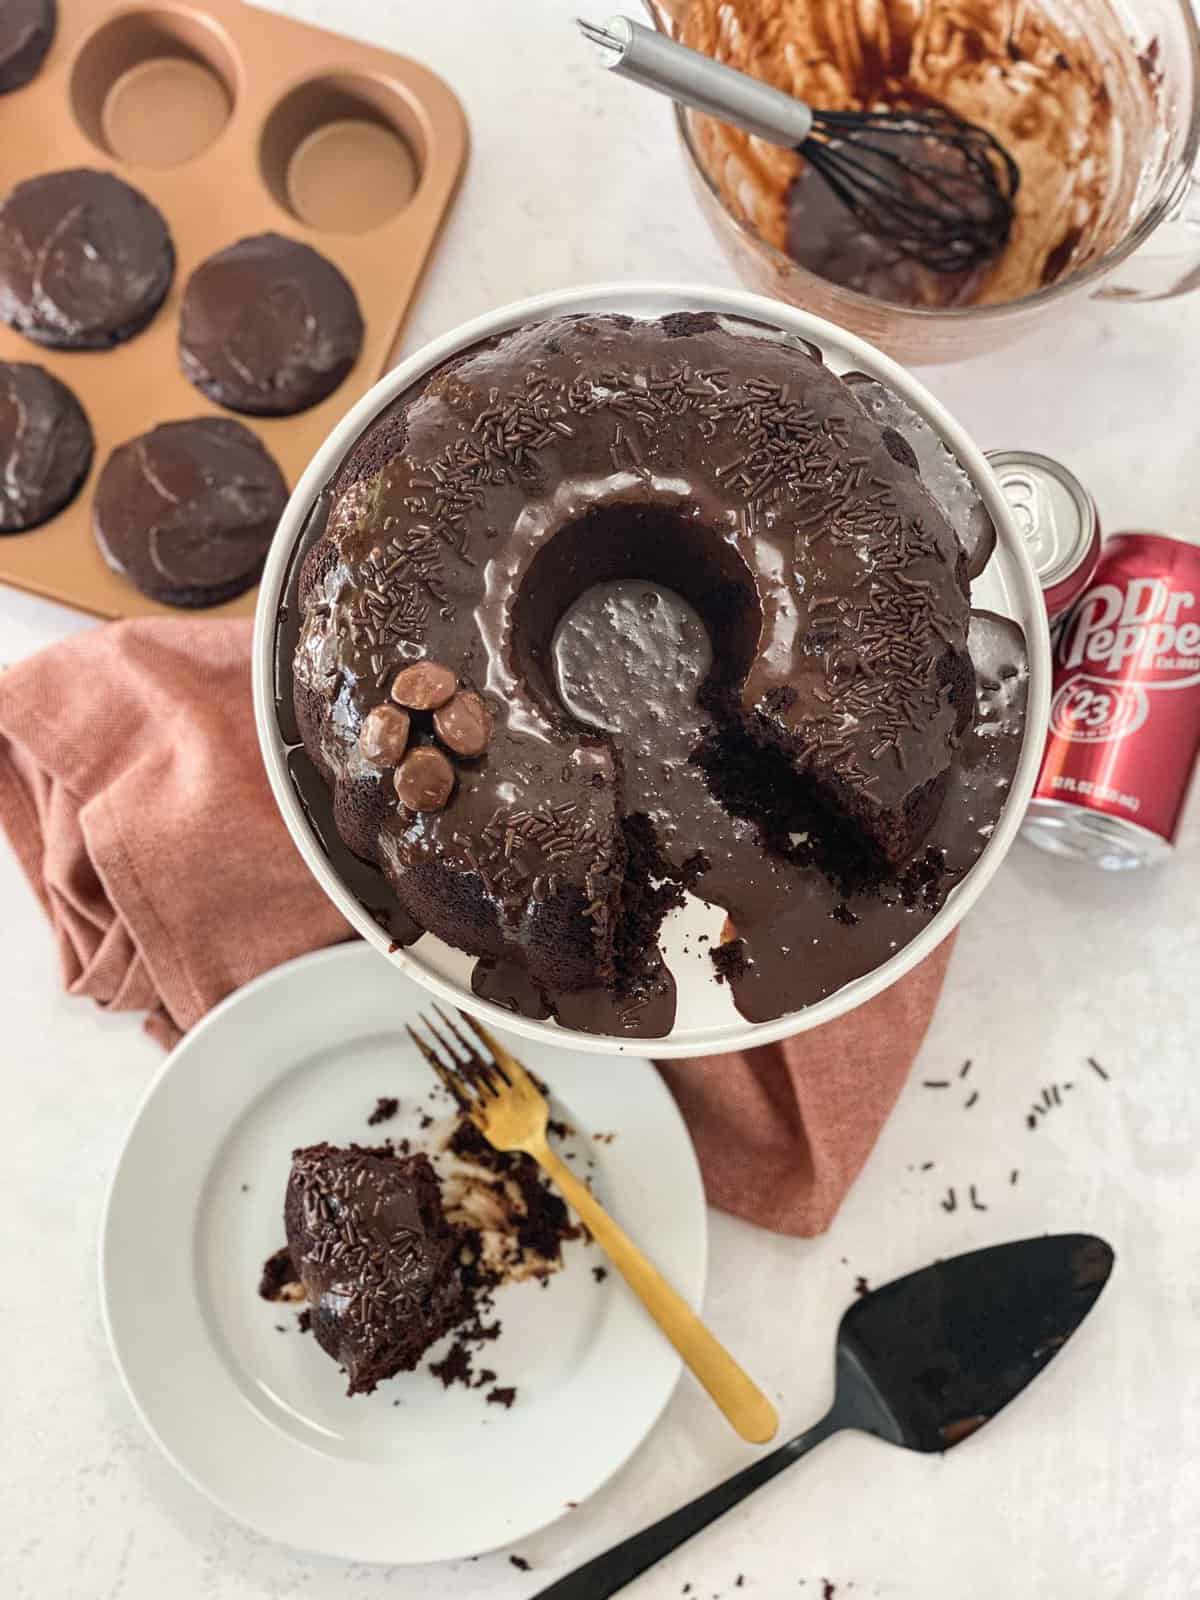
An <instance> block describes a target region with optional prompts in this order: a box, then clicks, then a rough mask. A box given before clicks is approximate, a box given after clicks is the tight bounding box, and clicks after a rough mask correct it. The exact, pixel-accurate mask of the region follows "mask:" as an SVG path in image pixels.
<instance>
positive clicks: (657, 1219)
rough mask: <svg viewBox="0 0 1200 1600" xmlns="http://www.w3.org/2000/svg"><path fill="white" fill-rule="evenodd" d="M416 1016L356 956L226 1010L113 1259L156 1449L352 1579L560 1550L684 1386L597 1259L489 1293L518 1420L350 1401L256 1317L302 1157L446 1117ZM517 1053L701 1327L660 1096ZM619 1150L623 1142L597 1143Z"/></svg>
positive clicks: (380, 967) (119, 1229) (544, 1055)
mask: <svg viewBox="0 0 1200 1600" xmlns="http://www.w3.org/2000/svg"><path fill="white" fill-rule="evenodd" d="M425 1003H427V996H426V995H424V994H423V993H422V991H421V990H420V989H418V988H416V987H415V986H414V985H412V984H409V983H406V982H405V981H404V980H403V979H402V978H400V977H399V976H398V975H397V974H396V973H395V972H394V971H393V970H392V969H391V968H389V967H388V965H387V964H386V963H385V962H384V961H382V960H380V958H379V957H378V956H377V955H376V954H375V953H374V951H372V950H370V949H368V948H367V947H366V946H365V945H362V944H354V945H343V946H339V947H338V948H336V949H334V950H327V951H322V952H320V953H319V954H317V955H313V956H306V957H304V958H302V959H301V960H299V961H293V962H290V963H289V964H288V965H286V966H284V967H280V968H278V969H277V970H276V971H274V972H271V973H268V974H267V975H266V976H265V977H263V978H260V979H258V980H257V981H256V982H254V983H252V984H249V985H248V986H247V987H246V988H245V989H242V990H240V991H239V992H238V993H237V994H235V995H233V996H231V998H230V999H229V1000H227V1001H225V1003H224V1004H223V1005H221V1006H219V1007H218V1008H217V1009H216V1010H215V1011H214V1012H213V1013H212V1014H211V1015H210V1016H209V1017H207V1018H206V1019H205V1020H204V1021H203V1022H202V1023H201V1024H200V1025H199V1027H197V1028H195V1029H194V1030H193V1032H192V1033H191V1034H189V1035H188V1037H187V1038H186V1039H185V1040H184V1041H183V1043H182V1044H181V1045H180V1046H179V1047H178V1048H177V1049H176V1050H175V1051H174V1052H173V1053H172V1055H171V1056H170V1058H169V1059H168V1061H167V1063H166V1065H165V1066H164V1067H163V1069H162V1071H161V1072H160V1073H159V1074H158V1076H157V1077H156V1078H155V1080H154V1082H153V1083H152V1084H151V1086H150V1088H149V1090H148V1091H147V1094H146V1096H145V1099H144V1100H143V1101H142V1105H141V1108H140V1110H139V1111H138V1114H137V1117H136V1118H135V1120H134V1124H133V1127H132V1129H131V1130H130V1133H129V1137H128V1140H127V1142H126V1145H125V1149H124V1151H123V1152H122V1155H121V1159H120V1162H119V1164H118V1166H117V1170H116V1173H115V1174H114V1177H113V1181H112V1186H111V1188H110V1191H109V1195H108V1201H107V1205H106V1208H105V1215H104V1222H103V1228H102V1233H101V1241H100V1276H101V1289H102V1300H103V1307H104V1317H105V1323H106V1326H107V1330H108V1336H109V1342H110V1344H111V1347H112V1351H113V1355H114V1357H115V1359H116V1362H117V1366H118V1368H119V1370H120V1372H121V1376H122V1378H123V1379H124V1381H125V1385H126V1387H127V1389H128V1390H129V1394H130V1396H131V1398H132V1400H133V1403H134V1405H135V1406H136V1408H137V1410H138V1412H139V1414H140V1415H141V1418H142V1420H143V1422H144V1423H145V1424H146V1426H147V1428H148V1429H149V1430H150V1432H151V1434H152V1435H153V1436H154V1438H155V1439H156V1440H157V1442H158V1443H159V1445H160V1446H161V1447H162V1449H163V1450H164V1451H165V1452H166V1454H167V1455H168V1456H169V1457H170V1459H171V1460H172V1461H173V1462H174V1464H175V1465H176V1466H177V1467H178V1468H179V1470H180V1471H181V1472H182V1473H183V1474H184V1475H185V1476H186V1477H187V1478H189V1479H190V1480H191V1481H192V1483H194V1484H195V1485H196V1487H197V1488H198V1489H200V1490H202V1491H203V1492H204V1493H205V1494H206V1495H208V1496H209V1497H210V1498H211V1499H213V1500H215V1501H216V1502H217V1504H218V1505H220V1506H222V1507H223V1508H224V1509H225V1510H226V1511H228V1512H229V1513H230V1514H231V1515H232V1516H234V1517H237V1518H238V1519H239V1520H240V1521H242V1522H245V1523H247V1524H249V1525H250V1526H251V1527H253V1528H255V1529H257V1530H258V1531H259V1532H260V1533H264V1534H266V1535H268V1536H269V1537H270V1538H273V1539H278V1540H281V1541H283V1542H285V1543H287V1544H292V1545H298V1546H301V1547H303V1548H305V1549H308V1550H314V1551H320V1552H322V1553H323V1554H326V1555H335V1556H342V1557H345V1558H347V1559H351V1560H362V1561H385V1562H392V1563H396V1562H420V1561H440V1560H449V1559H451V1558H453V1557H457V1556H465V1555H473V1554H476V1553H478V1552H479V1551H482V1550H488V1549H493V1548H495V1547H496V1546H497V1545H502V1544H507V1543H509V1542H510V1541H511V1540H514V1539H519V1538H522V1537H524V1536H525V1535H527V1534H529V1533H532V1532H533V1531H534V1530H535V1529H537V1528H541V1527H544V1526H545V1524H546V1523H548V1522H552V1521H554V1519H555V1518H556V1517H558V1516H561V1515H562V1513H563V1512H564V1511H565V1510H566V1507H567V1502H568V1501H575V1502H577V1503H578V1502H580V1501H583V1500H585V1499H586V1498H587V1497H588V1496H589V1495H590V1494H592V1493H594V1492H595V1490H596V1489H598V1488H599V1487H600V1486H601V1484H603V1483H604V1482H605V1481H606V1479H608V1478H609V1477H610V1476H611V1475H612V1473H614V1472H615V1471H616V1470H617V1468H618V1467H620V1466H621V1465H622V1463H623V1462H625V1461H626V1460H627V1459H628V1457H629V1456H630V1455H631V1454H632V1452H633V1451H634V1450H635V1449H636V1447H637V1446H638V1444H639V1443H640V1442H641V1440H642V1439H643V1438H644V1437H645V1436H646V1434H647V1433H648V1432H649V1430H650V1429H651V1428H652V1427H653V1425H654V1423H655V1421H656V1420H657V1418H658V1416H659V1415H660V1413H661V1412H662V1410H663V1407H664V1406H665V1405H666V1403H667V1400H668V1399H669V1397H670V1394H671V1391H672V1389H673V1388H674V1386H675V1381H676V1379H677V1377H678V1376H679V1371H680V1362H679V1358H678V1357H677V1356H676V1355H675V1353H674V1351H673V1350H672V1349H671V1347H670V1346H669V1345H668V1344H667V1342H666V1341H665V1340H664V1339H663V1338H662V1336H661V1335H660V1334H659V1333H658V1332H657V1330H656V1329H655V1328H654V1326H653V1324H652V1323H651V1322H650V1319H649V1318H648V1317H647V1316H646V1314H645V1313H644V1312H643V1310H642V1309H641V1307H640V1306H639V1305H638V1303H637V1302H636V1301H635V1300H634V1298H633V1296H632V1295H631V1294H630V1293H629V1292H628V1290H627V1289H626V1288H625V1286H624V1284H623V1283H622V1282H621V1281H620V1280H619V1279H618V1278H617V1277H616V1275H615V1274H610V1275H609V1277H608V1278H607V1279H606V1280H605V1281H604V1282H603V1283H600V1284H598V1283H597V1282H596V1281H595V1279H594V1277H593V1274H592V1270H591V1269H592V1267H593V1266H596V1265H599V1264H600V1263H601V1262H602V1261H603V1259H604V1258H603V1256H602V1255H601V1254H600V1252H599V1251H598V1249H597V1248H596V1247H595V1246H594V1245H592V1246H586V1245H584V1244H583V1243H582V1242H576V1243H571V1244H568V1245H567V1247H566V1251H565V1257H566V1265H565V1267H564V1268H563V1270H562V1271H561V1272H559V1273H557V1274H555V1275H554V1276H553V1277H552V1278H551V1279H550V1281H549V1284H548V1287H546V1288H544V1289H543V1288H541V1287H540V1286H539V1285H538V1283H537V1282H535V1281H528V1282H525V1283H519V1284H512V1285H507V1286H505V1287H504V1288H501V1289H500V1290H498V1291H497V1293H496V1314H497V1315H498V1317H499V1319H500V1321H501V1323H502V1326H503V1332H502V1334H501V1336H500V1338H499V1339H498V1340H497V1341H496V1342H495V1343H494V1344H490V1345H488V1346H486V1347H485V1359H486V1364H487V1365H488V1366H489V1367H492V1368H494V1369H495V1370H496V1372H497V1373H498V1374H499V1378H498V1382H500V1383H502V1384H515V1385H516V1386H517V1391H518V1393H517V1400H516V1403H515V1404H514V1405H513V1407H512V1409H511V1410H508V1411H505V1410H503V1409H502V1408H501V1407H499V1406H495V1405H487V1404H485V1402H484V1391H483V1390H475V1391H471V1392H467V1391H466V1390H464V1389H461V1388H454V1389H450V1390H443V1388H442V1386H441V1385H440V1384H439V1383H438V1382H437V1381H436V1380H435V1379H434V1378H433V1377H432V1376H431V1375H430V1373H429V1372H428V1371H427V1370H425V1366H424V1365H422V1367H421V1368H419V1369H418V1370H417V1371H416V1372H413V1373H407V1374H404V1375H402V1376H401V1377H399V1378H395V1379H392V1380H390V1381H389V1382H387V1383H385V1384H382V1385H381V1386H380V1387H379V1389H378V1390H377V1391H376V1392H375V1393H374V1394H372V1395H366V1396H357V1397H355V1398H354V1399H353V1400H351V1399H348V1398H347V1397H346V1394H345V1379H344V1377H343V1375H342V1374H341V1372H340V1371H339V1370H338V1368H337V1366H336V1365H335V1364H334V1362H332V1361H331V1360H330V1359H329V1357H328V1356H327V1355H325V1354H324V1352H323V1351H322V1350H320V1349H319V1348H318V1346H317V1344H316V1342H315V1340H314V1339H313V1338H312V1337H311V1336H305V1335H303V1334H301V1333H300V1332H299V1331H298V1329H297V1328H296V1318H295V1315H294V1312H293V1310H292V1309H290V1308H288V1307H286V1306H282V1305H271V1304H268V1303H267V1302H265V1301H263V1300H260V1299H259V1298H258V1296H257V1293H256V1288H257V1283H258V1274H259V1271H260V1269H261V1266H262V1263H263V1261H264V1260H265V1258H266V1257H267V1256H268V1255H269V1254H270V1253H271V1252H272V1251H273V1250H275V1249H276V1248H277V1247H278V1246H279V1245H280V1244H282V1242H283V1192H284V1186H285V1183H286V1181H287V1175H288V1168H289V1161H290V1156H291V1151H292V1149H293V1148H294V1147H295V1146H297V1145H301V1144H309V1143H314V1142H316V1141H318V1140H320V1139H326V1138H327V1139H330V1140H331V1141H334V1142H338V1143H342V1142H349V1141H350V1140H357V1141H359V1142H360V1143H370V1142H372V1141H375V1142H378V1137H379V1135H381V1134H382V1135H387V1136H392V1137H396V1136H399V1135H400V1134H403V1133H409V1132H411V1130H412V1127H413V1124H414V1123H415V1119H416V1116H417V1112H418V1109H420V1108H423V1107H425V1106H426V1105H428V1108H429V1110H430V1112H431V1113H433V1112H435V1111H437V1109H438V1107H437V1106H435V1105H434V1104H431V1103H430V1102H429V1101H428V1100H427V1098H426V1097H427V1096H428V1094H429V1092H430V1089H431V1087H432V1079H431V1075H430V1073H429V1070H428V1068H427V1067H426V1066H425V1064H424V1062H423V1061H422V1060H421V1059H420V1058H419V1057H418V1056H417V1053H416V1051H415V1050H414V1049H413V1047H412V1045H411V1043H410V1042H409V1040H408V1039H407V1036H406V1035H405V1033H404V1023H405V1022H406V1021H407V1020H411V1019H412V1018H413V1017H414V1016H415V1014H416V1012H417V1011H418V1009H419V1008H420V1007H421V1006H422V1005H423V1004H425ZM519 1048H520V1054H521V1057H522V1059H523V1060H524V1061H526V1062H528V1064H529V1065H530V1066H531V1067H532V1068H534V1069H535V1070H536V1071H537V1072H539V1073H540V1074H541V1075H542V1076H543V1077H544V1078H545V1079H546V1081H547V1082H548V1083H550V1085H551V1086H552V1088H553V1091H554V1098H555V1104H556V1111H557V1112H558V1114H559V1115H562V1116H564V1117H565V1118H566V1120H567V1121H569V1122H570V1123H571V1124H572V1126H573V1127H574V1128H576V1129H577V1130H579V1135H580V1138H581V1140H583V1141H584V1142H585V1143H586V1146H587V1152H588V1154H589V1155H590V1156H591V1157H592V1159H593V1160H594V1162H595V1171H594V1173H593V1174H592V1176H593V1181H594V1184H595V1187H596V1191H597V1193H598V1194H599V1195H600V1197H601V1198H602V1199H603V1200H604V1202H605V1204H606V1205H608V1206H610V1208H611V1209H612V1211H613V1212H614V1213H615V1214H616V1216H617V1217H618V1218H619V1219H620V1220H621V1222H622V1223H623V1224H624V1225H625V1227H626V1228H627V1229H628V1230H629V1231H630V1233H632V1235H633V1237H634V1238H635V1239H637V1240H639V1241H640V1242H642V1243H643V1244H644V1246H645V1248H646V1249H647V1251H648V1252H649V1253H650V1254H651V1255H652V1256H653V1257H654V1259H655V1261H656V1262H657V1263H658V1265H659V1266H660V1267H661V1268H662V1269H663V1271H664V1272H665V1273H666V1274H667V1276H668V1277H669V1278H670V1279H671V1280H672V1282H673V1283H674V1284H675V1285H676V1286H677V1287H678V1289H679V1290H680V1292H681V1293H682V1294H683V1295H685V1296H686V1297H687V1299H688V1300H689V1301H691V1303H692V1304H693V1305H699V1303H700V1300H701V1297H702V1294H703V1289H704V1277H705V1267H706V1257H707V1226H706V1217H705V1209H704V1195H703V1190H702V1188H701V1183H700V1173H699V1169H698V1167H697V1165H696V1158H695V1155H694V1153H693V1150H692V1145H691V1141H690V1139H689V1137H688V1134H687V1130H686V1129H685V1128H684V1125H683V1122H682V1119H681V1118H680V1116H679V1113H678V1111H677V1110H676V1108H675V1103H674V1101H673V1100H672V1099H671V1097H670V1095H669V1094H668V1092H667V1090H666V1089H665V1088H664V1087H663V1084H662V1081H661V1079H660V1078H659V1076H658V1074H657V1073H656V1072H655V1071H654V1069H653V1067H652V1066H651V1065H650V1063H649V1062H648V1061H643V1060H630V1061H626V1062H623V1063H622V1064H621V1065H620V1066H616V1067H611V1068H608V1069H599V1068H598V1066H597V1063H596V1062H594V1061H591V1060H589V1059H587V1058H584V1059H583V1060H578V1061H573V1060H572V1059H571V1058H570V1057H569V1056H568V1055H566V1054H564V1053H563V1052H561V1051H557V1050H553V1049H550V1048H548V1047H546V1046H541V1047H538V1046H533V1045H529V1044H522V1045H521V1046H520V1047H519ZM380 1095H398V1096H399V1097H400V1100H401V1111H400V1114H399V1116H398V1117H397V1118H396V1119H395V1120H394V1121H392V1122H389V1123H388V1124H387V1125H386V1126H385V1127H382V1128H379V1129H373V1128H368V1127H367V1126H366V1117H367V1113H368V1112H369V1110H370V1109H371V1107H372V1106H373V1105H374V1103H375V1100H376V1098H377V1097H378V1096H380ZM559 1108H561V1109H559ZM406 1113H407V1114H406ZM609 1132H612V1133H615V1135H616V1137H615V1138H614V1139H612V1140H611V1142H599V1141H596V1140H594V1139H590V1138H588V1135H589V1134H596V1133H609ZM580 1164H581V1165H582V1156H581V1159H580ZM243 1185H246V1186H247V1187H246V1188H243ZM277 1324H280V1325H283V1326H284V1327H285V1328H286V1332H284V1333H280V1332H278V1331H277V1328H276V1325H277ZM397 1401H398V1402H399V1404H398V1405H397V1404H394V1402H397ZM472 1484H474V1485H475V1486H476V1489H472V1488H471V1485H472Z"/></svg>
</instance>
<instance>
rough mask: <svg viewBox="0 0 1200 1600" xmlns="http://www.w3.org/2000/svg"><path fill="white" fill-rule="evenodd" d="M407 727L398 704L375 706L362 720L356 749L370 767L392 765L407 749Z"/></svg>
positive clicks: (405, 717)
mask: <svg viewBox="0 0 1200 1600" xmlns="http://www.w3.org/2000/svg"><path fill="white" fill-rule="evenodd" d="M408 726H409V717H408V712H407V711H401V710H400V708H399V706H375V707H373V708H372V709H371V710H370V711H368V712H367V715H366V716H365V717H364V719H363V725H362V729H361V731H360V732H359V735H358V748H359V749H360V750H361V751H362V753H363V755H364V757H365V758H366V759H367V760H368V761H369V762H370V763H371V764H372V766H376V767H394V766H396V765H398V763H399V761H400V759H401V757H402V756H403V755H404V752H405V751H406V750H407V749H408Z"/></svg>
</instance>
